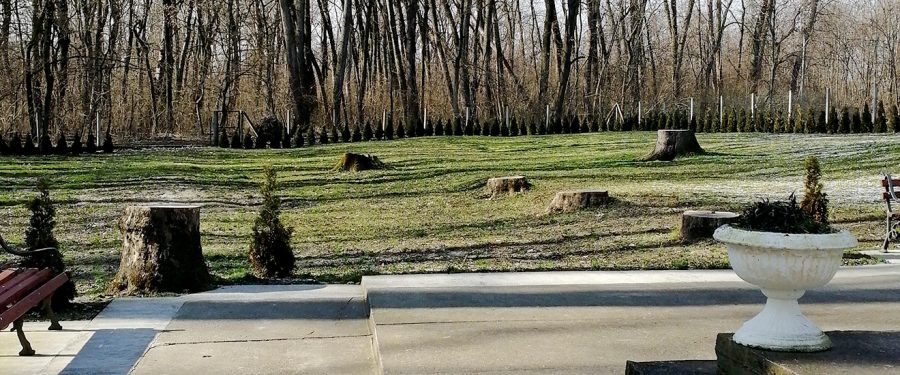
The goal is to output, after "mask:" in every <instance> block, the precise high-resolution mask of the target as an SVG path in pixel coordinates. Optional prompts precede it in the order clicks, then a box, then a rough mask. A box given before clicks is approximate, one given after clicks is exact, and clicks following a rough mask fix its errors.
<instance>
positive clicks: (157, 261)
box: [109, 205, 211, 295]
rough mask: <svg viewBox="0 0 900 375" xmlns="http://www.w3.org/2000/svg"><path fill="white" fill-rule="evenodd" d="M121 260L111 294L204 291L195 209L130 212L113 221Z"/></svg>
mask: <svg viewBox="0 0 900 375" xmlns="http://www.w3.org/2000/svg"><path fill="white" fill-rule="evenodd" d="M119 229H120V230H121V232H122V258H121V261H120V263H119V271H118V272H117V273H116V277H115V278H114V279H113V281H112V283H110V285H109V291H110V292H111V293H114V294H126V295H135V294H154V293H158V292H176V293H181V292H184V291H189V292H197V291H202V290H206V289H207V288H208V287H209V285H210V282H211V279H210V276H209V271H208V270H207V268H206V262H205V261H204V259H203V249H202V248H201V246H200V207H199V206H172V205H152V206H130V207H127V208H126V209H125V214H124V215H123V216H122V218H121V219H120V220H119Z"/></svg>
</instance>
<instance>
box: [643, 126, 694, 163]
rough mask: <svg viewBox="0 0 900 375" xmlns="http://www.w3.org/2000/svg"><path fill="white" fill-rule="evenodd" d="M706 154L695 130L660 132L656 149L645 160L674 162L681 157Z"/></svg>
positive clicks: (657, 136) (657, 133)
mask: <svg viewBox="0 0 900 375" xmlns="http://www.w3.org/2000/svg"><path fill="white" fill-rule="evenodd" d="M704 152H706V151H703V148H702V147H700V143H699V142H697V137H696V135H695V134H694V131H693V130H659V131H657V132H656V149H655V150H653V152H652V153H650V155H647V156H645V157H644V159H643V160H644V161H653V160H660V161H672V160H675V158H676V157H679V156H685V155H696V154H702V153H704Z"/></svg>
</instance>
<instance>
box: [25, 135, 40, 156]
mask: <svg viewBox="0 0 900 375" xmlns="http://www.w3.org/2000/svg"><path fill="white" fill-rule="evenodd" d="M24 143H25V144H24V145H22V154H23V155H34V154H35V153H36V152H37V148H36V147H35V146H34V139H33V138H32V137H31V133H28V134H26V135H25V142H24Z"/></svg>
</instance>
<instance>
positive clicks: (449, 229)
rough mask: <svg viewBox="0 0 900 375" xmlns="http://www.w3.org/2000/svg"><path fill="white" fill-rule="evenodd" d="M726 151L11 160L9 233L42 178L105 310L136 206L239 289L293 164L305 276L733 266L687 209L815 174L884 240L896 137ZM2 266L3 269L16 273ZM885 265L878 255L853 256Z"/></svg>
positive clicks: (564, 142)
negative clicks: (193, 246)
mask: <svg viewBox="0 0 900 375" xmlns="http://www.w3.org/2000/svg"><path fill="white" fill-rule="evenodd" d="M698 138H699V140H700V143H701V144H702V145H703V147H704V148H705V149H706V150H707V151H709V153H708V154H706V155H702V156H696V157H691V158H685V159H679V160H676V161H674V162H670V163H665V162H650V163H644V162H638V161H636V160H637V159H638V158H639V157H640V156H643V155H644V154H646V153H648V152H649V151H651V149H652V148H653V144H654V142H655V133H651V132H635V133H594V134H579V135H565V136H541V137H515V138H484V137H430V138H417V139H411V140H410V139H406V140H399V141H390V142H368V143H358V144H339V145H328V146H317V147H315V148H304V149H292V150H265V151H260V150H248V151H245V150H236V151H232V150H223V149H217V148H185V149H161V150H141V151H129V150H123V151H121V152H119V153H116V154H114V155H97V156H93V157H78V158H71V157H70V158H64V157H44V158H38V157H31V158H9V157H4V158H0V186H2V187H0V227H2V234H3V235H4V236H6V237H7V238H9V239H10V240H11V241H12V242H13V243H19V242H20V241H21V239H22V237H23V235H24V227H25V225H26V223H27V220H28V213H27V211H26V209H25V207H24V205H25V202H26V201H27V200H28V199H30V197H32V196H33V195H34V188H33V186H34V181H35V179H36V178H37V177H41V176H43V177H47V178H48V179H49V180H50V182H51V189H52V190H51V194H52V196H53V197H54V199H56V200H57V201H58V202H59V207H58V218H57V221H58V228H57V231H56V233H57V237H58V238H59V239H60V242H61V247H62V248H63V250H64V254H65V256H66V259H67V261H68V263H69V265H70V267H71V268H72V269H73V274H74V277H75V279H76V282H77V283H78V285H79V291H80V292H81V293H82V294H83V295H85V296H87V298H97V297H99V295H100V294H101V293H102V290H103V288H104V286H105V283H106V282H107V281H108V280H109V278H110V277H111V275H112V274H113V273H114V272H115V270H116V268H117V265H118V253H119V247H120V238H119V233H118V229H117V223H116V222H117V219H118V218H119V216H120V215H121V213H122V211H123V209H124V207H125V206H127V205H133V204H142V203H148V202H158V201H167V202H191V203H199V204H202V205H203V208H202V211H201V212H202V213H201V221H202V224H201V231H202V234H203V249H204V253H205V254H206V259H207V261H208V262H209V263H210V267H211V270H212V272H213V273H214V274H215V275H216V276H217V277H218V278H219V279H220V280H221V282H223V283H238V282H244V281H245V280H247V277H246V276H247V270H248V264H247V261H246V249H247V246H248V243H249V235H250V230H251V226H252V223H253V218H254V216H255V214H256V210H257V209H258V204H259V202H260V200H259V198H258V182H259V181H260V180H261V176H262V167H263V166H264V165H266V164H272V165H274V166H276V168H277V169H278V171H279V180H280V182H281V183H282V189H281V192H280V193H281V195H282V197H283V199H284V217H283V218H284V221H285V222H286V223H287V224H288V225H290V226H293V227H294V228H295V234H294V237H293V246H294V251H295V252H296V255H297V256H298V268H297V270H296V276H297V278H298V279H304V278H314V279H317V280H319V281H350V280H358V278H359V277H360V276H361V275H365V274H385V273H411V272H470V271H522V270H546V269H566V270H574V269H615V270H622V269H685V268H721V267H727V265H728V264H727V256H726V254H725V251H724V248H723V246H721V245H719V244H716V243H714V242H712V241H710V242H701V243H698V244H694V245H690V246H685V245H682V244H681V243H679V241H678V239H677V234H676V231H675V230H676V228H677V227H678V226H679V224H680V213H681V212H682V211H683V210H686V209H720V210H721V209H729V210H736V209H738V208H739V206H740V205H742V204H745V203H747V202H750V201H751V200H753V199H756V198H759V197H768V198H784V197H786V196H787V195H788V194H790V193H791V192H797V193H802V191H803V189H802V180H803V176H802V173H803V164H802V162H803V160H804V159H805V158H806V156H808V155H816V156H818V157H819V158H820V161H821V163H822V165H823V172H824V179H825V181H826V185H825V186H826V192H827V193H828V194H829V198H830V199H831V203H832V211H833V214H832V216H833V221H835V222H836V223H837V226H838V227H841V228H847V229H850V230H851V231H852V232H853V233H854V234H856V235H857V236H858V237H859V238H860V241H861V245H860V247H861V248H874V247H876V246H877V242H878V241H880V238H881V233H882V232H881V231H882V226H881V225H882V220H883V216H882V215H883V208H882V205H881V203H880V200H879V199H880V192H879V189H880V188H879V187H878V178H879V175H878V173H879V172H880V171H881V170H883V169H885V168H892V167H895V165H896V162H895V160H896V158H895V157H894V156H896V155H898V153H900V143H898V142H896V139H895V137H894V136H839V137H829V136H807V135H762V134H700V135H698ZM345 151H355V152H365V153H372V154H375V155H377V156H378V157H379V158H380V159H381V160H382V161H384V162H386V163H387V164H388V165H389V166H390V169H388V170H382V171H373V172H362V173H340V172H333V171H331V169H332V167H333V166H334V164H335V163H336V162H337V160H338V158H339V157H340V155H341V153H343V152H345ZM895 172H900V171H895ZM512 174H524V175H526V176H527V177H528V178H529V179H530V180H531V181H532V182H533V183H534V187H533V190H531V191H530V192H527V193H524V194H520V195H515V196H510V197H504V198H499V199H488V198H487V196H486V195H485V194H484V192H483V188H484V181H485V180H486V179H487V178H488V177H495V176H504V175H512ZM591 187H597V188H604V189H607V190H609V192H610V194H611V195H612V196H613V197H615V198H616V200H615V203H613V204H611V205H609V206H608V207H604V208H599V209H594V210H589V211H583V212H577V213H569V214H558V215H547V214H546V213H545V210H546V207H547V205H548V204H549V202H550V200H551V199H552V197H553V195H554V194H555V193H556V192H557V191H560V190H566V189H574V188H591ZM10 260H11V259H10V258H9V257H5V256H0V263H3V262H4V261H10ZM849 261H852V262H857V263H858V262H868V260H865V259H862V260H860V259H853V260H848V262H849Z"/></svg>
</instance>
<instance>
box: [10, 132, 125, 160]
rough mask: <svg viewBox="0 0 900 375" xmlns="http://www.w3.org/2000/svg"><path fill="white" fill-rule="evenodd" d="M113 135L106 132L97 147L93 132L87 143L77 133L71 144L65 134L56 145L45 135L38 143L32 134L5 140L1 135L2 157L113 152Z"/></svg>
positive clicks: (62, 134) (58, 139)
mask: <svg viewBox="0 0 900 375" xmlns="http://www.w3.org/2000/svg"><path fill="white" fill-rule="evenodd" d="M113 147H114V146H113V140H112V135H111V134H110V133H109V132H106V137H104V139H103V145H102V146H100V147H97V138H96V137H95V136H94V133H93V132H89V133H88V136H87V142H84V143H82V142H81V134H79V133H75V134H74V135H73V136H72V141H71V142H70V141H69V140H68V138H67V137H66V135H65V133H60V134H59V136H58V137H57V138H56V143H53V141H52V140H51V139H50V136H48V135H46V134H44V135H43V136H41V137H40V139H39V140H38V142H37V143H35V141H34V138H33V137H32V136H31V134H30V133H29V134H26V135H25V137H22V136H21V135H19V133H15V134H14V135H13V136H12V137H11V138H9V139H5V138H4V137H3V135H2V134H0V155H11V156H16V155H81V154H95V153H97V152H98V151H102V152H104V153H112V152H113Z"/></svg>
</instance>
